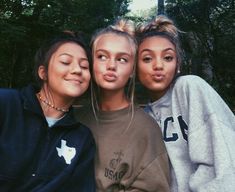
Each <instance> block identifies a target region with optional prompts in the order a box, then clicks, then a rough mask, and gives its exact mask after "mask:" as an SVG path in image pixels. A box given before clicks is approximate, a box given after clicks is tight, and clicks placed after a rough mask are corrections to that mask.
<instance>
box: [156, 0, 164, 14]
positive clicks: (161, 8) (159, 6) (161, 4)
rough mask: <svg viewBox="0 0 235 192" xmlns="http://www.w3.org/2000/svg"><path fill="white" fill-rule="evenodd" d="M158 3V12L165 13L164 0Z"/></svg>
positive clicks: (159, 0)
mask: <svg viewBox="0 0 235 192" xmlns="http://www.w3.org/2000/svg"><path fill="white" fill-rule="evenodd" d="M157 5H158V9H157V14H158V15H163V14H164V0H158V1H157Z"/></svg>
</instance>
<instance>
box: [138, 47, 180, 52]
mask: <svg viewBox="0 0 235 192" xmlns="http://www.w3.org/2000/svg"><path fill="white" fill-rule="evenodd" d="M144 51H153V50H151V49H143V50H142V51H141V52H140V53H142V52H144ZM162 51H163V52H166V51H174V52H175V49H173V48H170V47H169V48H166V49H163V50H162Z"/></svg>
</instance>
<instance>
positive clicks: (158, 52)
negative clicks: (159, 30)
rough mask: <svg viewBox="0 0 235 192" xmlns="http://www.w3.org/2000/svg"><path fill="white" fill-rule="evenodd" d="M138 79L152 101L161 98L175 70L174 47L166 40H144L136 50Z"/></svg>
mask: <svg viewBox="0 0 235 192" xmlns="http://www.w3.org/2000/svg"><path fill="white" fill-rule="evenodd" d="M137 67H138V77H139V80H140V82H141V83H142V84H143V85H144V86H145V87H146V88H147V89H148V90H149V91H150V93H151V96H152V99H154V100H157V99H159V98H160V97H162V96H163V95H164V94H165V92H166V91H167V89H168V87H169V85H170V84H171V82H172V80H173V78H174V76H175V72H176V69H177V56H176V50H175V46H174V45H173V44H172V43H171V42H170V41H169V40H168V39H166V38H164V37H160V36H155V37H148V38H146V39H145V40H144V41H143V42H142V43H141V44H140V46H139V50H138V66H137Z"/></svg>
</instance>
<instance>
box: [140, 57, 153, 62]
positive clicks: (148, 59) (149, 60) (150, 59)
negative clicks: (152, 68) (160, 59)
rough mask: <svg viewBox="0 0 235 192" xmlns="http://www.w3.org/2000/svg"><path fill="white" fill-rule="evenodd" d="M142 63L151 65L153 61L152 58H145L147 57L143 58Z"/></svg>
mask: <svg viewBox="0 0 235 192" xmlns="http://www.w3.org/2000/svg"><path fill="white" fill-rule="evenodd" d="M142 61H143V62H144V63H150V62H151V61H152V57H150V56H145V57H143V58H142Z"/></svg>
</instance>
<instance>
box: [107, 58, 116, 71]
mask: <svg viewBox="0 0 235 192" xmlns="http://www.w3.org/2000/svg"><path fill="white" fill-rule="evenodd" d="M116 67H117V66H116V61H115V59H110V60H109V61H108V62H107V69H108V70H112V71H115V70H116Z"/></svg>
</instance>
